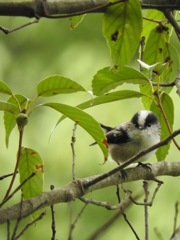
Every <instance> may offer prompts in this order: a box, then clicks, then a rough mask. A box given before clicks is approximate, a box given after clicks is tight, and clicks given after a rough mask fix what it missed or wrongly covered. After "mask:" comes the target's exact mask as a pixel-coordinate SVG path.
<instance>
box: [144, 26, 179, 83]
mask: <svg viewBox="0 0 180 240" xmlns="http://www.w3.org/2000/svg"><path fill="white" fill-rule="evenodd" d="M143 61H144V62H145V63H147V64H149V65H152V64H155V63H161V64H162V66H163V65H164V69H163V68H162V69H161V70H160V72H159V71H158V69H157V71H156V69H155V70H154V71H155V72H156V73H157V75H158V76H159V75H161V81H162V82H163V83H168V82H171V81H173V80H174V79H175V78H176V75H177V71H178V68H179V57H178V54H177V51H176V50H175V48H174V47H173V46H172V45H171V44H169V29H168V28H167V27H166V26H163V25H161V26H160V25H158V26H157V27H156V28H155V29H153V30H152V31H151V33H150V35H149V38H148V40H147V43H146V47H145V51H144V57H143ZM162 70H163V71H162ZM153 81H159V79H153Z"/></svg>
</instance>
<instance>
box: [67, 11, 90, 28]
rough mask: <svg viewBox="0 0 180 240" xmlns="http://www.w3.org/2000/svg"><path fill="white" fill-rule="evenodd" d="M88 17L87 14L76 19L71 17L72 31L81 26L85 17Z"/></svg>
mask: <svg viewBox="0 0 180 240" xmlns="http://www.w3.org/2000/svg"><path fill="white" fill-rule="evenodd" d="M85 16H86V14H83V15H78V16H75V17H70V18H69V20H70V23H71V29H74V28H76V27H78V26H79V24H80V23H81V22H82V21H83V19H84V17H85Z"/></svg>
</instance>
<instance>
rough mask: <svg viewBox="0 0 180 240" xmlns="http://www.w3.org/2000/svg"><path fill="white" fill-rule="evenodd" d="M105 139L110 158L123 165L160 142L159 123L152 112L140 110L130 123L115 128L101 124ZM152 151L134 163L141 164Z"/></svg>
mask: <svg viewBox="0 0 180 240" xmlns="http://www.w3.org/2000/svg"><path fill="white" fill-rule="evenodd" d="M101 127H102V128H103V129H104V131H105V133H106V137H107V144H108V149H109V153H110V156H111V158H112V159H113V160H114V161H115V162H117V163H118V164H121V163H124V162H125V161H127V160H128V159H130V158H131V157H133V156H135V155H136V154H138V153H139V152H140V151H142V150H145V149H147V148H149V147H151V146H153V145H154V144H156V143H158V142H159V141H160V134H161V129H160V123H159V120H158V118H157V117H156V116H155V115H154V113H153V112H151V111H148V110H141V111H139V112H137V113H136V114H135V115H134V116H133V117H132V119H131V120H130V121H128V122H125V123H122V124H120V125H119V126H117V127H114V128H112V127H108V126H105V125H103V124H101ZM154 152H155V151H152V152H150V153H148V154H146V155H144V156H143V157H141V158H139V159H138V160H137V161H136V162H143V161H145V160H147V159H148V158H150V157H151V155H152V154H153V153H154Z"/></svg>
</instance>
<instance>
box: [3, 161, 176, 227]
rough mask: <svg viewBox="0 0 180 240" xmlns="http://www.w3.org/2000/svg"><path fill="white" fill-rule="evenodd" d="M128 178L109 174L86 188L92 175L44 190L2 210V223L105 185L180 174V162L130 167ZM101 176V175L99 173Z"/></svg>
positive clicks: (70, 199)
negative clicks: (148, 166) (147, 166)
mask: <svg viewBox="0 0 180 240" xmlns="http://www.w3.org/2000/svg"><path fill="white" fill-rule="evenodd" d="M124 171H125V173H126V176H127V177H126V179H125V180H122V178H121V177H120V176H119V173H118V172H117V173H115V174H114V175H111V176H109V177H108V178H106V179H104V180H102V181H100V182H97V183H96V184H94V185H92V186H90V187H89V188H87V189H84V188H83V186H84V185H87V183H88V182H90V181H92V180H93V179H95V178H97V175H96V176H91V177H87V178H83V179H78V180H75V181H72V182H71V183H69V184H67V185H66V186H64V187H62V188H60V189H56V190H53V191H49V192H44V193H42V194H40V195H38V196H35V197H32V198H30V199H27V200H25V201H23V202H20V203H18V204H15V205H13V206H10V207H7V208H4V209H1V210H0V224H2V223H5V222H7V221H11V220H16V219H18V218H19V217H21V218H24V217H26V216H28V215H30V214H31V213H32V212H34V211H35V210H37V209H40V208H45V207H48V206H51V205H54V204H57V203H63V202H70V201H73V200H75V199H76V198H79V197H82V196H83V195H85V194H86V193H88V192H92V191H95V190H98V189H102V188H105V187H109V186H113V185H118V184H120V183H122V182H124V183H125V182H130V181H137V180H154V179H155V178H156V177H159V176H173V177H178V176H180V162H165V161H163V162H158V163H154V164H152V166H151V170H149V169H148V168H143V167H135V168H128V169H125V170H124ZM98 176H100V175H98Z"/></svg>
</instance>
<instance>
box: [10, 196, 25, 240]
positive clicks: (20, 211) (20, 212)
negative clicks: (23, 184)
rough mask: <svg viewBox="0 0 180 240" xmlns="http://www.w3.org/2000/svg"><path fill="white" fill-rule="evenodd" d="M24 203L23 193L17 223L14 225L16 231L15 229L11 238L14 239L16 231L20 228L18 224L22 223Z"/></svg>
mask: <svg viewBox="0 0 180 240" xmlns="http://www.w3.org/2000/svg"><path fill="white" fill-rule="evenodd" d="M22 204H23V195H21V202H20V205H19V217H18V219H17V221H16V224H15V227H14V231H13V234H12V237H11V240H14V239H16V238H15V237H16V232H17V230H18V226H19V224H20V221H21V214H22Z"/></svg>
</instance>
